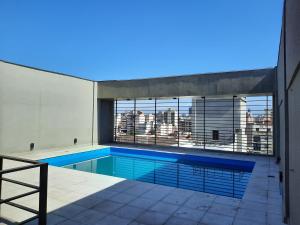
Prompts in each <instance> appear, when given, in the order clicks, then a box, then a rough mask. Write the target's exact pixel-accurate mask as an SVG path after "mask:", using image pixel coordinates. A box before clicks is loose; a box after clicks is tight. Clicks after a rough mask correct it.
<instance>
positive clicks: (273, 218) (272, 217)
mask: <svg viewBox="0 0 300 225" xmlns="http://www.w3.org/2000/svg"><path fill="white" fill-rule="evenodd" d="M267 224H268V225H285V224H284V223H283V218H282V215H280V214H272V213H271V214H268V216H267Z"/></svg>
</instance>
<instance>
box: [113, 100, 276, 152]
mask: <svg viewBox="0 0 300 225" xmlns="http://www.w3.org/2000/svg"><path fill="white" fill-rule="evenodd" d="M272 109H273V101H272V96H267V95H266V96H250V97H249V96H247V97H243V96H232V97H228V96H227V97H219V98H216V97H207V96H202V97H193V98H191V97H189V98H187V97H186V98H185V97H180V98H179V97H176V98H161V99H158V98H153V99H152V98H149V99H126V100H124V99H117V100H115V120H114V123H115V125H114V129H115V130H114V141H115V142H117V143H130V144H149V145H161V146H176V147H190V148H200V149H204V150H205V149H208V150H219V151H232V152H247V153H256V154H264V155H273V110H272Z"/></svg>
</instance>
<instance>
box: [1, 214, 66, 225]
mask: <svg viewBox="0 0 300 225" xmlns="http://www.w3.org/2000/svg"><path fill="white" fill-rule="evenodd" d="M66 220H68V219H67V218H65V217H62V216H58V215H55V214H52V213H49V214H48V215H47V225H56V224H58V223H62V222H64V221H66ZM0 224H2V223H1V220H0ZM4 224H5V223H4ZM26 225H38V219H36V220H33V221H31V222H29V223H26Z"/></svg>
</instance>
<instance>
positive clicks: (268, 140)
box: [245, 109, 273, 152]
mask: <svg viewBox="0 0 300 225" xmlns="http://www.w3.org/2000/svg"><path fill="white" fill-rule="evenodd" d="M246 120H247V122H246V131H245V133H246V136H247V149H249V150H252V151H259V152H268V151H271V149H273V142H272V135H273V124H272V123H273V121H272V111H271V110H266V109H265V111H264V113H263V114H261V115H257V116H255V117H254V116H253V115H252V113H251V112H250V111H249V112H247V114H246Z"/></svg>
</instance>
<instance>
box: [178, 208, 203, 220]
mask: <svg viewBox="0 0 300 225" xmlns="http://www.w3.org/2000/svg"><path fill="white" fill-rule="evenodd" d="M204 213H205V211H202V210H197V209H191V208H188V207H184V206H183V207H181V208H180V209H178V210H177V211H176V212H175V213H174V216H175V217H179V218H183V219H189V220H193V221H196V222H198V221H199V220H200V219H201V218H202V216H203V215H204Z"/></svg>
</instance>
